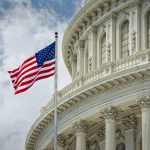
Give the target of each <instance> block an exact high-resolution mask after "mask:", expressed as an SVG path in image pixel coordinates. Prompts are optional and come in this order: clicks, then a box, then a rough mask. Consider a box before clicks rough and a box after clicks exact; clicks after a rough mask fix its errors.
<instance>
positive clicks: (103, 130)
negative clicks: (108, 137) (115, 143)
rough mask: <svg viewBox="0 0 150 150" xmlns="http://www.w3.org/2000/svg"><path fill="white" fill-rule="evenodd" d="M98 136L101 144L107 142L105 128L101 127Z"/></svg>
mask: <svg viewBox="0 0 150 150" xmlns="http://www.w3.org/2000/svg"><path fill="white" fill-rule="evenodd" d="M97 136H98V137H99V139H100V142H102V141H104V140H105V127H101V128H100V129H98V131H97Z"/></svg>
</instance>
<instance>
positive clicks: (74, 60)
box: [72, 54, 77, 79]
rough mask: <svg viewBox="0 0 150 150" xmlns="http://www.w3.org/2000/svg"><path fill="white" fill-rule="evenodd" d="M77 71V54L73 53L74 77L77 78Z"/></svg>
mask: <svg viewBox="0 0 150 150" xmlns="http://www.w3.org/2000/svg"><path fill="white" fill-rule="evenodd" d="M76 73H77V55H76V54H72V79H75V77H76Z"/></svg>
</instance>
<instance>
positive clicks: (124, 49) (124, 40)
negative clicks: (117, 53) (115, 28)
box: [121, 21, 129, 58]
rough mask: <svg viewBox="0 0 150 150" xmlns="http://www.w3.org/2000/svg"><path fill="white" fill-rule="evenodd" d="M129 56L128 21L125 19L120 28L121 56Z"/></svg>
mask: <svg viewBox="0 0 150 150" xmlns="http://www.w3.org/2000/svg"><path fill="white" fill-rule="evenodd" d="M126 56H129V21H125V22H124V23H123V25H122V28H121V58H125V57H126Z"/></svg>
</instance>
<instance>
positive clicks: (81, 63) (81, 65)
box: [78, 41, 84, 75]
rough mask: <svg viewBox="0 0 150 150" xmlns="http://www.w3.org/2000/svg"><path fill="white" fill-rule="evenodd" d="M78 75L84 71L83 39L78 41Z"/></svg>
mask: <svg viewBox="0 0 150 150" xmlns="http://www.w3.org/2000/svg"><path fill="white" fill-rule="evenodd" d="M78 52H79V75H83V73H84V41H78Z"/></svg>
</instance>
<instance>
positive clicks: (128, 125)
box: [122, 114, 137, 131]
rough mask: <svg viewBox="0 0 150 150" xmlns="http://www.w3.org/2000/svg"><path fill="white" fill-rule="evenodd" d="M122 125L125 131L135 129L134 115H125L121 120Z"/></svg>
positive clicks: (135, 120)
mask: <svg viewBox="0 0 150 150" xmlns="http://www.w3.org/2000/svg"><path fill="white" fill-rule="evenodd" d="M122 125H123V127H124V129H125V130H126V131H127V130H130V129H136V125H137V119H136V117H135V115H134V114H132V115H130V116H126V117H125V118H124V119H123V120H122Z"/></svg>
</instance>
